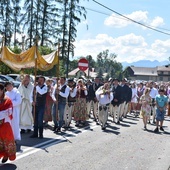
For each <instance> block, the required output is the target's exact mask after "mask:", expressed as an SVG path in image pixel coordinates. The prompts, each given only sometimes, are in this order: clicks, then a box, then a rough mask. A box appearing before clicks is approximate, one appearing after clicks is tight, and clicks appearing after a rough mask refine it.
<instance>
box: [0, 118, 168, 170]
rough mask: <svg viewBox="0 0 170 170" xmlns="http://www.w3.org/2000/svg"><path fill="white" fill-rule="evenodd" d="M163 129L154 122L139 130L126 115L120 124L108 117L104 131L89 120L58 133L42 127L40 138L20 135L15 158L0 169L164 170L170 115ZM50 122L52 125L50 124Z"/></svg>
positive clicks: (137, 123) (139, 121)
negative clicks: (159, 128)
mask: <svg viewBox="0 0 170 170" xmlns="http://www.w3.org/2000/svg"><path fill="white" fill-rule="evenodd" d="M165 119H166V120H165V122H164V129H165V132H158V133H154V132H153V130H154V129H155V125H150V124H149V125H148V130H147V131H145V130H144V129H143V124H142V119H140V118H134V117H133V116H132V115H128V117H127V118H126V119H124V120H123V121H122V122H121V124H120V125H116V124H115V123H113V122H112V121H111V119H110V118H109V120H108V126H107V128H106V130H105V131H102V130H101V127H100V126H99V125H96V123H95V122H94V121H93V119H90V120H89V121H88V124H87V125H86V126H84V127H80V128H77V127H75V126H74V125H75V124H74V122H73V123H72V124H71V128H70V129H68V130H67V131H62V132H61V133H58V134H56V133H54V132H53V131H51V128H52V127H51V126H49V127H48V128H46V129H45V130H44V139H32V138H29V136H30V135H31V134H23V135H22V140H21V141H20V142H19V143H18V152H17V159H16V160H15V161H13V162H10V161H8V162H7V163H6V164H3V165H2V164H1V165H0V170H1V169H2V170H15V169H17V170H103V169H104V170H168V168H169V166H170V149H169V148H170V142H169V141H170V125H169V122H170V118H169V117H166V118H165ZM51 125H52V124H51Z"/></svg>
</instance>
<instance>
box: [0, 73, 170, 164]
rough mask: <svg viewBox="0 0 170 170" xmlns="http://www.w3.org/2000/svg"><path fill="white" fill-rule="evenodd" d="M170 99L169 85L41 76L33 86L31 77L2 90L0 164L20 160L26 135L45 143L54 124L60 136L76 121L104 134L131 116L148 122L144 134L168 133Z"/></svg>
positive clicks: (10, 84) (81, 125) (78, 126)
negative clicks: (151, 128)
mask: <svg viewBox="0 0 170 170" xmlns="http://www.w3.org/2000/svg"><path fill="white" fill-rule="evenodd" d="M169 98H170V84H168V83H165V82H161V83H160V84H158V83H157V84H156V83H155V82H146V81H145V82H144V81H143V82H136V81H129V80H127V79H126V78H123V79H122V80H119V79H118V78H109V79H108V80H103V79H101V78H100V77H96V78H94V80H91V79H88V80H86V79H83V78H82V77H80V78H79V79H76V78H69V79H66V77H60V78H57V79H56V82H54V80H52V79H48V80H46V79H45V77H44V76H39V77H38V80H37V82H36V83H35V84H34V85H33V84H32V83H31V81H30V76H29V75H25V76H24V77H23V80H22V82H21V84H20V86H19V88H18V89H17V88H14V87H13V84H12V83H11V82H6V83H5V85H2V84H0V158H2V163H5V162H6V161H7V160H8V159H9V160H15V158H16V145H17V141H18V140H22V134H23V133H31V132H32V134H31V136H30V137H31V138H40V139H42V138H44V134H43V129H44V128H45V127H47V126H49V122H52V123H53V129H52V130H53V131H54V132H55V133H60V132H61V131H62V130H63V129H64V130H67V129H69V128H70V127H71V126H72V122H73V121H74V122H75V126H76V127H77V128H80V127H83V126H86V125H87V122H88V120H89V119H90V118H91V119H92V120H93V121H94V122H95V123H96V125H99V126H101V129H102V131H105V130H106V129H107V120H108V118H109V117H111V119H112V120H113V121H112V122H113V126H114V123H115V124H118V125H119V124H120V123H121V121H123V119H124V118H128V114H131V115H132V116H134V117H135V118H137V117H138V118H141V119H142V120H143V129H144V130H147V124H148V123H152V124H155V125H156V128H155V130H154V132H158V131H159V130H161V131H164V129H163V121H164V116H165V115H166V111H167V110H169V104H168V102H169ZM9 145H10V147H11V148H9Z"/></svg>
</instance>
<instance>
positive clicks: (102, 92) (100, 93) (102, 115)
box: [96, 83, 113, 130]
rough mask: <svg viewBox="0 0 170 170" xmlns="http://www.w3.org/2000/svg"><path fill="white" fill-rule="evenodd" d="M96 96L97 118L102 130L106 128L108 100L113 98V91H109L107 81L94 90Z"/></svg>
mask: <svg viewBox="0 0 170 170" xmlns="http://www.w3.org/2000/svg"><path fill="white" fill-rule="evenodd" d="M96 98H97V100H98V101H99V103H98V112H99V114H98V119H99V124H100V125H101V128H102V130H105V129H106V123H107V119H108V108H109V104H110V102H111V101H112V100H113V93H112V92H110V87H109V84H108V83H105V84H104V85H103V86H101V87H100V88H99V89H98V90H97V91H96Z"/></svg>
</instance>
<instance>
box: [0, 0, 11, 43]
mask: <svg viewBox="0 0 170 170" xmlns="http://www.w3.org/2000/svg"><path fill="white" fill-rule="evenodd" d="M10 2H11V1H10V0H1V4H0V22H1V24H0V34H2V35H3V36H4V44H5V45H10V43H11V38H12V34H13V18H12V17H13V13H12V11H13V10H12V6H11V3H10ZM12 2H13V1H12Z"/></svg>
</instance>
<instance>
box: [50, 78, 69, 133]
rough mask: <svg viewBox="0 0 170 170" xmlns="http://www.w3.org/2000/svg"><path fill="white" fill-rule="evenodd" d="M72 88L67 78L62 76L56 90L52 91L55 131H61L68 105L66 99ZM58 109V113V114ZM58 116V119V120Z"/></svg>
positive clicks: (55, 87)
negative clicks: (67, 83)
mask: <svg viewBox="0 0 170 170" xmlns="http://www.w3.org/2000/svg"><path fill="white" fill-rule="evenodd" d="M69 92H70V88H69V87H68V86H67V85H66V78H65V77H60V80H59V82H58V83H57V84H55V86H54V90H53V93H52V99H53V101H54V104H53V108H52V110H53V111H52V118H53V122H54V128H53V131H57V132H60V131H61V127H62V126H63V123H64V121H63V120H64V111H65V106H66V99H67V98H68V96H69ZM56 111H57V115H56ZM57 118H58V120H57Z"/></svg>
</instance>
